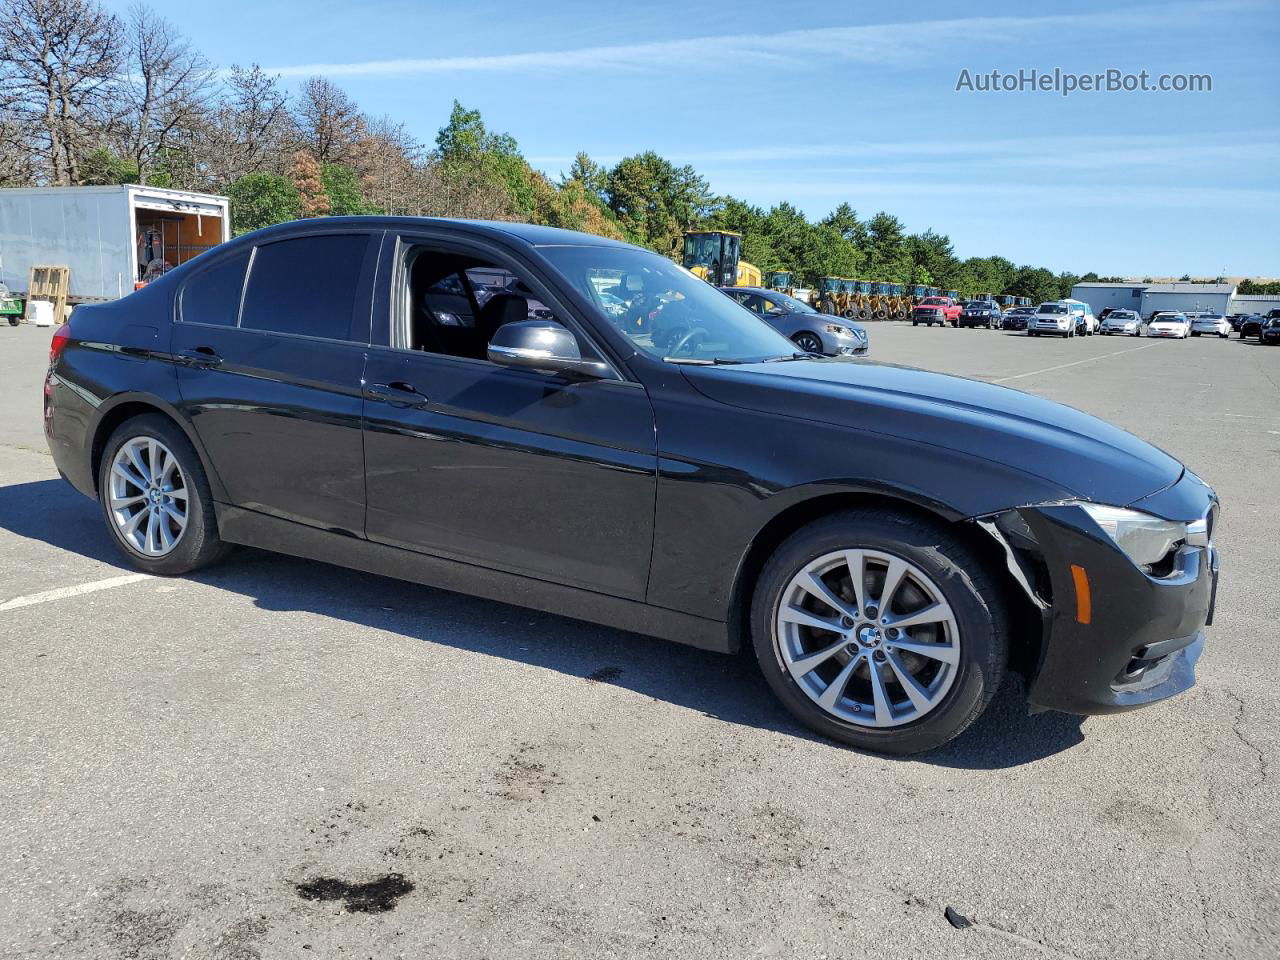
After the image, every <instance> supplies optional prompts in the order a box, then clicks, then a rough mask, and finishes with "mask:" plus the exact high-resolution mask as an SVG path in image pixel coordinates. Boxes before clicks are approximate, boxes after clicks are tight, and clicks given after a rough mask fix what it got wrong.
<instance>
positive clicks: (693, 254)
mask: <svg viewBox="0 0 1280 960" xmlns="http://www.w3.org/2000/svg"><path fill="white" fill-rule="evenodd" d="M684 262H685V264H686V265H687V266H690V267H692V266H700V267H709V266H711V265H713V264H714V265H716V266H719V264H720V238H719V237H717V236H715V235H708V234H703V235H701V236H694V235H691V236H687V237H685V238H684Z"/></svg>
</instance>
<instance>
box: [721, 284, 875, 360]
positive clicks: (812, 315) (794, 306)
mask: <svg viewBox="0 0 1280 960" xmlns="http://www.w3.org/2000/svg"><path fill="white" fill-rule="evenodd" d="M724 291H725V293H726V294H728V295H729V296H730V297H731V298H733V299H734V300H736V301H738V303H740V304H742V305H743V306H744V307H746V308H747V309H748V310H750V311H751V312H752V313H754V314H756V315H757V316H759V317H761V318H763V319H764V321H765V323H767V324H769V326H771V327H773V329H775V330H777V331H778V332H779V333H780V334H782V335H783V336H784V337H786V338H787V339H789V340H790V341H791V342H792V343H794V344H795V345H796V346H797V347H799V348H800V349H801V350H803V351H804V352H805V353H821V354H825V355H827V356H829V357H843V356H849V357H865V356H866V355H867V351H868V349H869V346H868V338H867V329H866V327H864V326H863V325H862V324H860V323H858V322H857V321H856V320H846V319H845V318H843V317H835V316H831V315H829V314H825V313H819V312H818V311H817V310H815V309H813V307H811V306H809V304H807V303H804V302H803V301H800V300H797V299H796V298H795V297H792V296H788V295H787V294H785V293H781V292H780V291H777V290H768V289H765V288H764V287H725V288H724Z"/></svg>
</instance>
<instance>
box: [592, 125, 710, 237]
mask: <svg viewBox="0 0 1280 960" xmlns="http://www.w3.org/2000/svg"><path fill="white" fill-rule="evenodd" d="M605 201H606V203H608V205H609V209H610V210H612V211H613V212H614V215H615V216H616V217H617V218H618V222H619V223H620V224H622V227H623V229H624V230H626V231H627V234H628V235H629V236H630V237H632V238H634V240H635V241H636V242H637V243H640V244H642V245H643V246H646V247H649V249H651V250H657V251H659V252H661V253H669V252H670V251H671V246H672V243H673V241H674V240H676V239H677V238H679V237H680V235H681V234H682V233H683V232H684V231H685V230H688V229H690V228H692V227H695V226H697V225H699V224H701V223H702V222H703V221H704V220H706V219H708V218H709V217H710V216H711V214H712V213H714V212H715V208H716V200H715V197H714V196H713V195H712V193H711V189H710V187H709V186H708V184H707V181H706V180H705V179H703V178H702V177H701V176H700V175H699V174H698V173H697V171H695V170H694V169H693V167H691V166H688V165H686V166H683V167H677V166H675V165H674V164H672V163H671V162H670V161H669V160H666V159H664V158H663V157H660V156H658V154H656V153H654V152H653V151H652V150H648V151H645V152H644V153H640V154H636V155H634V156H630V157H623V158H622V159H621V160H620V161H618V164H617V166H615V167H614V168H613V169H612V170H610V171H609V173H608V175H607V177H606V180H605Z"/></svg>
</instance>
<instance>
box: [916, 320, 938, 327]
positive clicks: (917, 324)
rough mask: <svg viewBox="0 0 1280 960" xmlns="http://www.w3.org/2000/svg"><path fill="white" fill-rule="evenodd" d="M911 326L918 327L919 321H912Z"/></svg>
mask: <svg viewBox="0 0 1280 960" xmlns="http://www.w3.org/2000/svg"><path fill="white" fill-rule="evenodd" d="M911 325H912V326H913V327H918V326H920V321H919V320H912V321H911ZM929 326H933V324H929Z"/></svg>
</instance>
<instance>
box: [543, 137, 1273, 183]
mask: <svg viewBox="0 0 1280 960" xmlns="http://www.w3.org/2000/svg"><path fill="white" fill-rule="evenodd" d="M1210 136H1211V137H1212V140H1211V141H1208V142H1201V143H1188V142H1187V138H1186V137H1185V136H1183V135H1177V136H1172V135H1162V134H1151V135H1137V136H1134V135H1127V134H1126V135H1061V136H1043V137H1019V138H1007V139H999V140H997V139H975V140H961V139H942V140H939V139H933V140H918V141H913V140H889V141H882V142H868V141H862V142H859V143H849V144H840V143H814V144H778V145H770V146H765V147H733V148H730V149H726V150H694V151H688V152H685V151H680V150H668V151H660V152H663V153H664V155H665V156H667V157H668V158H669V159H671V160H672V161H673V162H675V163H692V164H695V165H697V166H699V167H706V168H718V169H721V170H723V169H726V168H727V167H728V166H731V165H742V167H739V169H742V168H751V167H756V168H758V167H759V166H760V165H762V164H769V163H787V164H791V165H794V166H802V167H803V169H804V171H805V173H806V174H813V173H824V172H826V173H867V172H876V171H879V172H881V173H892V172H898V173H907V172H921V171H928V170H936V169H937V167H939V166H941V165H943V164H949V165H954V164H957V163H959V164H967V163H968V162H970V161H972V160H974V159H981V162H982V164H983V165H984V166H995V165H999V166H1004V167H1010V168H1014V167H1026V168H1044V167H1053V168H1064V169H1078V170H1100V169H1110V168H1114V167H1135V168H1140V167H1170V166H1178V167H1186V166H1190V165H1193V164H1195V163H1197V162H1199V161H1213V162H1215V163H1222V162H1255V163H1259V164H1264V165H1267V166H1268V167H1269V165H1270V164H1271V162H1272V161H1273V159H1274V158H1275V156H1276V155H1277V153H1280V131H1273V130H1243V131H1218V132H1215V133H1213V134H1211V135H1210ZM528 159H529V162H530V163H532V164H534V165H535V166H539V167H543V168H549V169H555V168H568V166H569V165H570V164H571V163H572V162H573V158H572V157H568V156H541V157H529V158H528ZM593 159H595V160H596V161H597V162H598V163H604V164H606V165H607V164H612V163H616V162H617V161H618V160H619V159H621V157H619V156H609V155H604V154H601V155H600V156H593ZM822 160H826V161H832V160H837V161H838V160H854V161H861V165H859V166H851V167H832V166H827V167H816V166H811V165H810V162H811V161H822ZM907 165H910V166H909V167H908V166H907ZM704 172H706V171H705V170H704Z"/></svg>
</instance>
